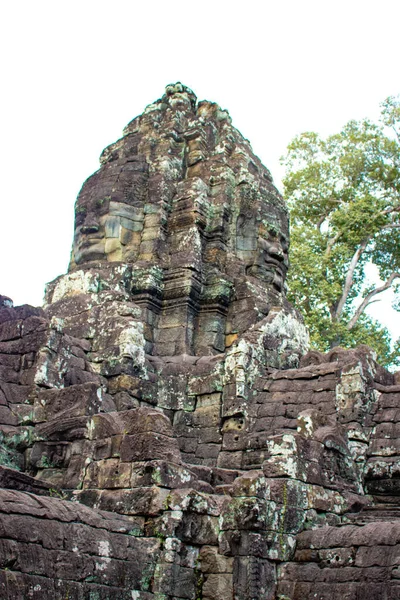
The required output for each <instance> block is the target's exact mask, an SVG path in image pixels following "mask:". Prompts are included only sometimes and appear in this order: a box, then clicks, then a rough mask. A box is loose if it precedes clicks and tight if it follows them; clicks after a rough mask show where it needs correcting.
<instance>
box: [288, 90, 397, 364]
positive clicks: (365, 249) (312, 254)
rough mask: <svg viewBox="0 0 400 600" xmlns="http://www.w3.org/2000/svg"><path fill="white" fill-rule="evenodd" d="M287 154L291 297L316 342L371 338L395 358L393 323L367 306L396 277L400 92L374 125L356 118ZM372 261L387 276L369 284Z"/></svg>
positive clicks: (302, 138)
mask: <svg viewBox="0 0 400 600" xmlns="http://www.w3.org/2000/svg"><path fill="white" fill-rule="evenodd" d="M282 162H283V164H284V165H285V167H286V175H285V178H284V188H285V196H286V199H287V202H288V204H289V208H290V210H291V227H292V233H291V256H290V260H291V269H290V270H289V279H288V285H289V297H290V299H291V300H292V302H294V304H295V305H296V306H297V307H298V308H299V309H300V310H301V311H302V312H303V314H304V316H305V319H306V322H307V324H308V326H309V327H310V333H311V338H312V342H313V345H314V347H315V348H318V349H321V350H326V349H328V348H331V347H333V346H335V345H341V346H343V347H352V346H355V345H356V344H359V343H367V344H369V345H370V346H372V347H373V348H374V349H375V350H376V351H377V353H378V357H379V359H380V361H382V363H383V364H387V365H388V364H393V361H395V362H396V360H395V357H394V355H393V352H392V351H391V349H390V335H389V333H388V331H387V329H385V328H384V327H382V326H381V325H380V324H379V323H378V322H377V321H375V320H373V319H372V318H371V317H369V316H368V315H366V313H365V309H366V308H367V306H369V305H370V304H372V303H373V302H376V301H377V300H378V299H379V298H380V294H382V293H383V292H384V291H385V290H387V289H388V288H389V287H393V285H395V284H396V283H398V282H399V281H400V98H394V97H390V98H387V100H386V101H385V102H384V103H383V104H382V113H381V121H380V122H379V123H377V124H376V123H372V122H371V121H369V120H367V119H365V120H362V121H350V122H349V123H347V125H345V127H344V128H343V129H342V131H341V132H340V133H338V134H336V135H331V136H329V137H328V138H327V139H322V138H321V137H320V136H319V135H318V134H316V133H313V132H307V133H303V134H301V135H299V136H297V137H295V138H294V139H293V141H292V142H291V143H290V144H289V146H288V152H287V155H286V156H285V157H284V158H283V159H282ZM369 263H373V264H374V265H376V267H377V269H378V272H379V276H380V278H381V280H382V282H383V283H380V284H378V285H376V284H374V285H372V284H369V283H368V281H367V278H366V273H365V268H366V265H368V264H369ZM396 308H397V309H399V304H397V306H396ZM397 356H398V353H397ZM397 360H398V358H397Z"/></svg>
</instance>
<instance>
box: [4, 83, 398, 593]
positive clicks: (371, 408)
mask: <svg viewBox="0 0 400 600" xmlns="http://www.w3.org/2000/svg"><path fill="white" fill-rule="evenodd" d="M287 245H288V222H287V212H286V208H285V206H284V204H283V201H282V199H281V197H280V195H279V193H278V192H277V190H276V189H275V187H274V186H273V183H272V180H271V176H270V174H269V172H268V171H267V169H265V167H263V166H262V165H261V163H260V161H259V160H258V159H257V157H255V156H254V154H253V153H252V150H251V148H250V146H249V143H248V142H247V141H246V140H244V139H243V137H242V136H241V135H240V133H239V132H238V131H237V130H236V129H234V128H233V127H232V125H231V122H230V118H229V115H228V114H227V112H226V111H223V110H222V109H220V107H218V105H216V104H214V103H210V102H200V103H197V100H196V97H195V96H194V94H193V92H191V91H190V90H189V89H188V88H186V87H185V86H183V85H182V84H179V83H178V84H175V85H171V86H168V87H167V89H166V93H165V95H164V96H163V97H162V98H161V99H160V100H158V101H157V102H155V103H154V104H152V105H150V106H149V107H147V109H146V110H145V111H144V113H143V114H142V115H140V116H139V117H138V118H137V119H135V120H134V121H132V122H131V123H130V124H129V125H128V126H127V128H126V129H125V132H124V137H123V138H121V140H118V141H117V142H116V143H115V144H112V145H111V146H110V147H108V148H107V149H106V150H105V151H104V152H103V154H102V157H101V167H100V169H99V171H98V172H96V173H95V174H94V175H93V176H92V177H90V178H89V179H88V180H87V181H86V182H85V184H84V185H83V188H82V190H81V192H80V194H79V197H78V200H77V204H76V223H75V235H74V243H73V250H72V255H71V263H70V268H69V272H68V273H67V274H66V275H63V276H61V277H59V278H58V279H56V280H55V281H54V282H52V283H51V284H49V285H48V287H47V292H46V304H45V306H44V308H43V309H42V308H38V309H35V308H32V307H29V306H22V307H15V308H14V307H13V305H12V302H11V300H10V299H9V298H7V297H5V296H0V417H1V423H2V425H1V432H0V459H1V464H2V465H3V466H2V467H0V488H1V489H0V532H1V533H0V536H1V539H0V561H1V562H0V565H1V567H2V568H1V570H0V591H1V592H0V596H1V597H4V598H9V599H13V600H14V599H22V598H24V599H25V598H41V599H43V598H44V599H48V600H50V599H51V600H54V599H56V600H58V599H59V600H61V599H62V600H65V598H70V599H88V600H89V599H90V600H94V599H96V600H97V599H104V600H105V599H107V600H109V599H115V600H116V599H119V600H121V599H125V598H126V599H128V598H129V599H132V598H133V599H137V600H152V599H153V600H181V599H188V600H190V599H193V600H194V599H196V600H197V599H199V598H203V599H204V600H227V599H230V600H231V599H232V598H234V599H235V600H254V599H260V600H261V599H263V600H278V599H279V600H288V599H289V600H300V599H301V600H304V599H307V598H309V599H311V598H318V599H319V600H323V599H328V598H330V599H331V598H336V597H339V596H340V597H341V598H342V597H346V598H349V599H354V600H355V599H356V598H361V597H366V598H367V597H368V598H371V599H374V598H375V599H378V598H379V599H381V598H395V597H397V596H398V595H399V593H400V585H399V584H398V583H397V582H398V581H400V579H399V578H398V562H399V559H398V553H397V550H396V548H397V544H398V540H397V538H398V537H399V536H398V528H399V524H398V515H397V510H398V508H397V507H398V498H399V496H400V487H399V485H398V482H399V481H400V478H399V477H398V473H399V448H398V443H397V437H398V435H397V434H398V421H399V420H400V418H399V411H398V404H399V398H400V387H399V385H398V384H399V380H398V375H397V374H395V375H393V374H390V373H388V372H386V371H385V370H384V369H382V368H380V367H379V366H378V365H376V363H375V361H374V357H373V354H372V352H371V351H370V350H369V349H368V348H367V347H360V348H359V349H357V350H354V351H344V350H341V349H335V350H334V351H332V352H330V353H329V354H327V355H322V354H319V353H317V352H309V353H307V347H308V336H307V332H306V331H305V328H304V326H303V324H302V321H301V318H300V317H299V315H298V314H297V312H296V310H295V309H294V308H293V307H291V306H290V305H289V303H288V302H287V300H286V298H285V285H284V281H285V275H286V270H287Z"/></svg>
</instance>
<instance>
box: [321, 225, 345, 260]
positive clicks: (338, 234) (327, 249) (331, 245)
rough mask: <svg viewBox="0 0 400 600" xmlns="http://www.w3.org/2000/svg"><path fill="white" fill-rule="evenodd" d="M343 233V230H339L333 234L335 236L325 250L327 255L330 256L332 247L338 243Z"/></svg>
mask: <svg viewBox="0 0 400 600" xmlns="http://www.w3.org/2000/svg"><path fill="white" fill-rule="evenodd" d="M341 235H342V232H341V231H338V232H337V234H336V235H334V236H333V238H331V239H330V240H329V241H328V244H327V246H326V250H325V255H326V256H327V257H328V256H329V255H330V253H331V252H332V248H333V246H334V245H335V244H336V242H337V241H338V239H339V238H340V236H341Z"/></svg>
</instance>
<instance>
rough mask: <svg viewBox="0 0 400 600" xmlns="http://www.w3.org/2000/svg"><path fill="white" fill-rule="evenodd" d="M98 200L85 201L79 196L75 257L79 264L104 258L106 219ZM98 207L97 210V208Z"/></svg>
mask: <svg viewBox="0 0 400 600" xmlns="http://www.w3.org/2000/svg"><path fill="white" fill-rule="evenodd" d="M99 208H100V207H99V206H97V203H96V200H93V201H89V202H84V201H80V199H79V198H78V201H77V205H76V209H75V232H74V244H73V251H74V259H75V263H76V264H77V265H79V264H81V263H84V262H90V261H93V260H102V259H103V260H104V259H105V258H106V251H105V219H106V218H107V217H104V216H102V215H100V214H99V212H98V209H99ZM96 209H97V210H96Z"/></svg>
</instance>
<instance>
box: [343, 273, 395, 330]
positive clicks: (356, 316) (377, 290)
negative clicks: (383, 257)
mask: <svg viewBox="0 0 400 600" xmlns="http://www.w3.org/2000/svg"><path fill="white" fill-rule="evenodd" d="M398 277H400V273H397V272H396V271H394V272H393V273H391V275H390V277H389V278H388V279H387V280H386V281H385V283H384V284H383V285H381V286H380V287H377V288H375V289H374V290H372V291H370V292H369V294H367V295H366V296H365V298H364V300H363V301H362V302H361V304H360V306H359V307H358V308H357V310H356V312H355V313H354V315H353V316H352V318H351V319H350V321H349V322H348V324H347V329H348V330H349V331H351V330H352V329H353V327H354V325H355V324H356V323H357V321H358V319H359V318H360V316H361V315H362V313H363V312H364V310H365V309H366V308H367V306H368V305H369V304H373V302H376V300H372V298H373V297H374V296H376V295H377V294H381V293H382V292H384V291H385V290H388V289H389V288H390V286H391V285H392V283H393V281H394V280H395V279H397V278H398Z"/></svg>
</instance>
